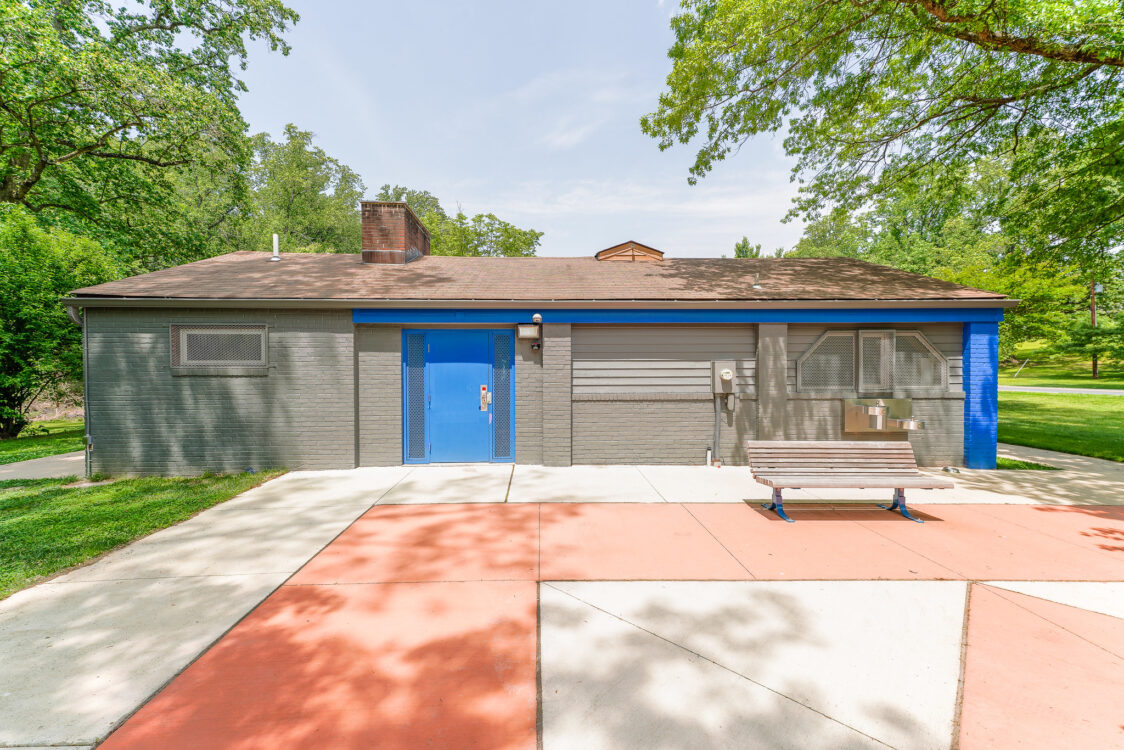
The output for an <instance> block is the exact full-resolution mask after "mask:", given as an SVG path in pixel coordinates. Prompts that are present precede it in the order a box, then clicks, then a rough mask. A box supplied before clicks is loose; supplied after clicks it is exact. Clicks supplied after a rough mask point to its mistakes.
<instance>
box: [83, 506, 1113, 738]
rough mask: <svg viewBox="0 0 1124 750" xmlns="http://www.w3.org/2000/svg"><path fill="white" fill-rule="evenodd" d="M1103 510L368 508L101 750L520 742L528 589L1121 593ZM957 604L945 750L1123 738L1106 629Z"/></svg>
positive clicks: (529, 686)
mask: <svg viewBox="0 0 1124 750" xmlns="http://www.w3.org/2000/svg"><path fill="white" fill-rule="evenodd" d="M1122 511H1124V509H1118V508H1113V509H1107V508H1100V507H1098V508H1065V509H1054V508H1049V509H1046V508H1041V507H1038V506H995V505H991V506H963V505H961V506H931V507H928V508H922V509H919V512H920V513H921V514H922V515H923V517H925V518H926V519H927V522H926V523H925V524H915V523H912V522H910V521H908V520H906V519H903V518H901V517H900V516H898V515H895V514H892V513H889V512H887V511H883V510H877V509H870V508H862V509H854V508H848V509H834V508H830V507H829V508H819V509H811V508H801V507H800V506H794V507H793V508H792V509H791V514H792V516H793V517H794V518H796V519H797V523H796V524H786V523H783V522H781V521H779V520H778V519H777V518H776V516H775V515H773V514H771V513H767V512H765V511H762V510H760V509H759V508H756V507H753V506H747V505H738V504H699V505H678V504H544V505H541V506H538V505H523V504H519V505H508V504H495V505H486V504H480V505H419V506H386V507H375V508H372V509H371V510H370V511H369V512H368V513H366V514H365V515H364V516H363V517H362V518H360V519H359V520H358V521H356V522H355V523H354V524H353V525H352V526H351V527H350V528H349V529H348V530H347V531H345V532H344V533H343V534H341V535H340V537H339V538H338V539H336V540H335V541H334V542H333V543H332V544H331V545H329V546H328V547H327V548H326V549H325V550H324V551H323V552H321V553H320V554H319V555H317V556H316V557H315V558H313V559H312V560H311V561H309V563H308V564H307V565H305V567H304V568H302V569H301V570H300V571H299V572H298V573H297V574H296V575H294V576H293V577H292V578H291V579H290V581H289V582H288V583H287V584H286V585H284V586H282V587H281V588H280V589H278V591H277V592H275V593H274V594H273V595H272V596H270V597H269V598H268V599H267V600H266V601H265V602H263V603H262V604H261V605H260V606H259V607H258V608H257V609H256V610H254V612H252V613H251V614H250V615H249V616H248V617H247V618H246V619H245V620H243V621H242V622H241V623H239V624H238V625H237V626H236V627H235V628H234V629H233V630H232V631H231V632H230V633H229V634H228V635H227V636H225V637H224V638H223V639H222V640H220V641H219V643H218V644H216V645H215V646H214V647H213V648H212V649H211V650H210V651H208V652H207V653H205V654H204V655H203V656H202V657H200V658H199V659H198V660H197V661H196V662H195V663H194V664H193V665H191V666H190V667H189V668H188V669H187V670H186V671H185V672H184V673H183V674H181V675H180V676H179V677H177V678H176V679H175V680H173V681H172V682H171V683H170V684H169V685H168V687H166V688H165V689H164V690H163V691H162V692H161V693H159V694H158V695H157V696H156V697H155V698H153V699H152V700H151V701H150V702H149V703H148V704H146V705H145V706H144V707H143V708H141V709H140V711H138V712H137V713H136V714H135V715H134V716H133V717H132V718H131V719H129V720H128V721H127V722H126V723H125V724H124V725H123V726H122V727H121V728H120V729H119V730H118V731H117V732H116V733H114V734H113V735H112V736H111V737H110V738H109V740H107V741H106V742H105V743H104V744H103V745H102V747H103V748H107V749H109V750H117V749H120V748H161V749H170V750H175V749H176V748H199V747H223V748H236V749H241V748H262V747H286V748H303V747H317V748H323V747H333V748H352V747H354V748H360V747H363V748H366V747H379V748H391V749H397V748H411V749H412V748H424V747H439V748H450V749H451V748H494V749H496V750H509V749H510V750H515V749H516V748H528V749H530V748H534V747H535V743H536V736H535V732H536V730H535V722H536V707H535V701H536V694H535V691H536V675H535V671H536V638H537V636H536V607H537V604H536V602H537V591H536V585H537V584H536V581H540V580H751V579H754V578H759V579H770V580H783V579H831V580H838V579H860V580H867V579H878V578H886V579H910V580H914V579H916V580H921V579H953V580H964V579H975V580H978V579H993V580H998V579H1003V580H1117V581H1119V580H1124V512H1122ZM971 602H972V606H971V617H970V620H969V631H968V639H969V648H968V652H967V653H968V657H967V662H966V668H967V682H966V684H965V703H964V713H963V722H962V728H963V729H962V737H961V742H962V744H961V747H963V748H969V747H1014V746H1022V747H1042V748H1057V747H1109V746H1112V745H1111V744H1105V743H1106V742H1109V743H1111V742H1113V741H1115V742H1118V743H1121V744H1124V742H1121V736H1120V735H1115V736H1114V735H1113V734H1112V726H1113V722H1115V725H1116V730H1119V725H1120V724H1121V723H1124V719H1122V718H1121V715H1120V714H1119V710H1118V709H1119V706H1120V705H1124V689H1122V688H1121V682H1120V680H1121V675H1122V674H1124V669H1122V665H1121V663H1120V656H1119V644H1120V643H1121V642H1124V621H1121V620H1119V619H1116V618H1112V617H1108V616H1106V615H1095V616H1094V615H1093V613H1089V612H1086V611H1084V610H1080V609H1075V608H1072V607H1064V606H1063V605H1057V604H1053V603H1051V602H1043V600H1038V599H1034V598H1033V597H1027V596H1023V595H1020V594H1014V593H1011V592H1007V591H998V590H993V589H989V588H987V587H984V586H981V585H974V586H973V593H972V597H971ZM1016 687H1017V688H1018V689H1015V688H1016ZM1016 737H1018V738H1019V741H1020V742H1023V744H1022V745H1016V744H1012V738H1016ZM1075 738H1076V739H1077V740H1080V741H1076V740H1075ZM1047 739H1049V740H1050V741H1048V742H1047V741H1046V740H1047ZM1086 740H1088V742H1086Z"/></svg>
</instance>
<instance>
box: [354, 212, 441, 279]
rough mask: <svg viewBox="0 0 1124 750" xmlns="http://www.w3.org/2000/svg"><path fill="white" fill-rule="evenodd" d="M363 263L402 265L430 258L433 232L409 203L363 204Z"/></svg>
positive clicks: (361, 213)
mask: <svg viewBox="0 0 1124 750" xmlns="http://www.w3.org/2000/svg"><path fill="white" fill-rule="evenodd" d="M359 208H360V215H361V216H362V226H363V244H362V249H363V262H364V263H392V264H402V263H409V262H410V261H412V260H417V259H418V258H420V257H422V256H423V255H429V232H428V231H426V228H425V227H424V226H422V223H421V221H420V220H419V219H418V217H417V216H415V215H414V212H413V211H411V210H410V207H409V206H407V205H406V204H405V203H399V202H390V201H362V202H361V203H360V204H359Z"/></svg>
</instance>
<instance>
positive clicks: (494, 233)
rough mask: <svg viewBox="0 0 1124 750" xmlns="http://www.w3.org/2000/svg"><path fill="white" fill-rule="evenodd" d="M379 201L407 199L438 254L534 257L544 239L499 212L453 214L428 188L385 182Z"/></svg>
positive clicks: (459, 212)
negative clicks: (496, 213) (418, 188)
mask: <svg viewBox="0 0 1124 750" xmlns="http://www.w3.org/2000/svg"><path fill="white" fill-rule="evenodd" d="M376 200H380V201H405V202H406V204H407V205H409V206H410V209H411V210H412V211H413V212H414V213H415V214H417V216H418V218H419V219H421V222H422V224H424V225H425V228H426V229H427V230H429V242H430V251H431V252H432V253H433V254H434V255H484V256H497V257H498V256H503V257H521V256H531V255H534V254H535V251H536V250H537V249H538V246H539V241H540V240H541V238H542V232H536V231H535V230H534V229H520V228H519V227H517V226H515V225H514V224H511V223H509V222H506V221H504V220H503V219H500V218H499V217H497V216H496V215H495V214H490V213H488V214H476V215H475V216H471V217H470V216H468V215H467V214H465V213H464V212H463V211H461V210H459V208H458V210H457V213H456V214H454V215H452V216H450V215H449V214H448V213H447V212H446V211H445V209H444V208H442V207H441V203H440V201H438V200H437V197H436V196H434V195H433V193H430V192H429V191H426V190H411V189H409V188H405V187H402V186H401V185H394V186H393V187H392V186H390V185H383V186H382V188H381V189H380V190H379V193H378V196H377V197H376Z"/></svg>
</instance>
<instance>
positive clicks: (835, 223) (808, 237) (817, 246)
mask: <svg viewBox="0 0 1124 750" xmlns="http://www.w3.org/2000/svg"><path fill="white" fill-rule="evenodd" d="M863 241H864V237H863V228H862V226H861V225H859V224H858V223H856V222H854V221H853V220H852V219H851V216H850V214H848V213H847V212H846V211H843V210H841V209H836V210H834V211H832V212H831V213H829V214H827V215H825V216H820V217H818V218H816V219H814V220H813V221H810V222H809V223H808V225H807V226H805V227H804V235H803V236H802V237H801V238H800V241H799V242H797V243H796V246H795V247H794V248H792V249H791V250H789V251H787V252H786V253H785V254H784V256H785V257H786V258H836V257H841V256H842V257H846V258H855V257H858V255H859V253H860V251H861V250H862V244H863Z"/></svg>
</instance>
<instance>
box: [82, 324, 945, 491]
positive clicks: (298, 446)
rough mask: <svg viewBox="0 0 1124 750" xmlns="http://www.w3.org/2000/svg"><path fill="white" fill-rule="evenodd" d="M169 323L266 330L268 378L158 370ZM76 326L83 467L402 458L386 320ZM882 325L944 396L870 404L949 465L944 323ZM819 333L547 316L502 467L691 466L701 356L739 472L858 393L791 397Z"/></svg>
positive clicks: (397, 346)
mask: <svg viewBox="0 0 1124 750" xmlns="http://www.w3.org/2000/svg"><path fill="white" fill-rule="evenodd" d="M175 323H182V324H190V323H203V324H207V323H214V324H219V323H224V324H230V323H258V324H264V325H267V326H268V327H269V329H268V330H269V334H268V335H269V358H270V366H269V369H268V371H267V372H266V373H264V374H257V375H253V376H246V375H214V374H196V375H183V374H177V372H173V369H172V368H171V367H170V356H171V351H170V330H169V328H170V326H171V325H172V324H175ZM86 325H87V337H88V346H89V376H88V377H89V381H88V393H87V410H88V413H89V430H90V434H91V438H92V441H93V451H92V452H91V462H92V465H91V469H92V471H94V472H100V473H107V474H114V475H128V474H197V473H201V472H203V471H215V472H220V471H237V470H243V469H246V468H248V467H254V468H266V467H287V468H291V469H323V468H351V467H353V466H382V465H398V464H400V463H401V462H402V417H403V415H402V382H401V379H402V358H401V357H402V354H401V345H402V343H401V342H402V328H401V327H400V326H376V325H358V326H357V325H354V324H353V323H352V321H351V313H350V310H322V311H296V310H293V311H287V310H265V309H262V310H195V309H192V310H189V309H163V310H161V309H117V310H114V309H104V308H90V309H88V310H87V311H86ZM842 327H844V328H845V326H842ZM886 327H897V328H903V329H916V330H920V331H922V333H924V334H925V335H926V337H927V338H928V339H929V341H930V342H931V343H932V344H933V345H934V346H935V347H936V348H937V349H938V350H939V351H940V352H941V353H942V354H943V355H944V356H945V358H946V359H947V360H948V363H949V388H948V389H947V390H939V391H933V392H931V393H929V392H926V393H918V392H911V393H898V394H894V393H887V394H878V395H886V396H907V397H910V398H912V399H913V402H914V414H915V416H916V417H917V418H919V419H921V420H924V421H925V422H926V423H927V428H926V429H925V430H922V431H919V432H914V433H909V434H908V439H909V440H910V441H911V442H912V444H913V445H914V448H915V451H916V453H917V457H918V461H919V462H920V463H922V464H923V465H940V464H957V463H960V462H961V460H962V452H963V398H964V396H963V391H962V387H961V381H962V374H961V361H960V357H961V347H960V336H961V326H959V325H957V324H947V325H946V324H924V325H900V326H886ZM827 329H828V326H822V325H820V326H812V325H785V324H762V325H759V326H631V327H630V326H570V325H567V324H550V323H547V324H545V325H544V326H543V341H542V348H541V350H534V349H532V348H531V345H530V342H528V341H518V342H517V347H516V360H515V386H516V410H515V418H516V460H517V462H518V463H523V464H540V463H541V464H546V465H552V466H567V465H570V464H571V463H576V464H605V463H641V464H642V463H672V464H701V463H703V461H704V460H705V451H706V447H707V446H710V445H711V444H712V442H713V429H714V400H713V395H712V386H711V364H710V363H711V361H712V360H732V361H733V362H734V363H735V369H736V379H735V380H736V382H735V390H736V393H737V400H736V404H735V407H734V410H733V411H732V412H730V411H727V410H725V409H722V411H721V412H720V414H721V420H722V431H721V432H722V435H721V444H720V445H719V447H718V451H717V455H718V456H719V457H721V458H722V459H723V461H725V462H727V463H731V464H742V463H744V462H745V457H744V451H743V447H742V446H743V444H744V442H745V441H746V440H750V439H768V440H783V439H789V440H798V439H843V438H844V435H843V434H842V399H843V398H848V397H852V396H857V395H858V394H845V393H838V392H836V393H830V394H824V393H800V392H798V390H797V387H796V361H797V359H798V358H799V357H800V355H801V354H803V353H804V352H805V351H806V350H807V349H808V348H809V347H810V346H811V345H812V344H813V343H814V342H815V340H816V339H818V338H819V336H820V335H821V334H822V333H823V332H824V331H825V330H827ZM178 372H179V373H182V372H183V371H182V370H180V371H178ZM864 395H870V394H864ZM895 437H899V438H906V437H907V435H905V434H902V435H898V436H895ZM869 439H885V438H881V437H880V436H869Z"/></svg>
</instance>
